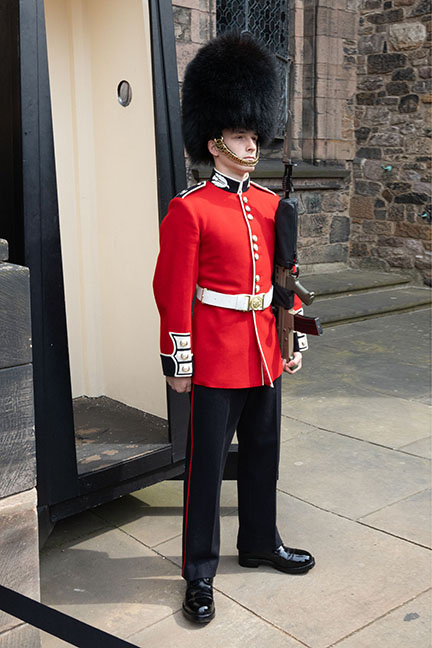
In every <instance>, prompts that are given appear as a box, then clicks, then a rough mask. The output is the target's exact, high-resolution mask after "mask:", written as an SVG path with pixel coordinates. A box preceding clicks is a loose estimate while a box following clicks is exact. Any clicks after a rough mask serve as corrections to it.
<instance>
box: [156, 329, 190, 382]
mask: <svg viewBox="0 0 432 648" xmlns="http://www.w3.org/2000/svg"><path fill="white" fill-rule="evenodd" d="M169 336H170V338H171V340H172V342H173V349H174V350H173V352H172V353H171V354H169V355H168V354H165V353H161V361H162V370H163V373H164V374H165V376H173V377H174V378H188V377H190V376H192V374H193V354H192V349H191V336H190V333H171V332H170V333H169Z"/></svg>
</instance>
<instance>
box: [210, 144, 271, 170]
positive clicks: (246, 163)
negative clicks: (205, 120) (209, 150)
mask: <svg viewBox="0 0 432 648" xmlns="http://www.w3.org/2000/svg"><path fill="white" fill-rule="evenodd" d="M214 143H215V144H216V148H217V150H218V151H220V152H221V153H223V154H224V155H226V156H227V157H229V159H230V160H233V161H234V162H237V164H241V165H243V166H245V167H253V166H256V165H257V164H258V160H259V156H260V145H259V144H258V146H257V154H256V157H255V158H254V159H253V160H242V159H241V158H239V157H238V156H237V155H236V154H235V153H233V152H232V151H231V150H230V149H229V148H228V146H227V145H226V144H225V142H224V141H223V137H216V138H215V139H214Z"/></svg>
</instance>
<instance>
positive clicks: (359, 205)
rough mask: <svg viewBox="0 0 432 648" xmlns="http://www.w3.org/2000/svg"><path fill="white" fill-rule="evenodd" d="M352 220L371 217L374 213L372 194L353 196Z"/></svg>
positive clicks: (350, 212)
mask: <svg viewBox="0 0 432 648" xmlns="http://www.w3.org/2000/svg"><path fill="white" fill-rule="evenodd" d="M349 214H350V218H351V220H360V221H363V219H371V218H373V214H374V200H373V198H371V197H370V196H353V197H352V198H351V203H350V210H349Z"/></svg>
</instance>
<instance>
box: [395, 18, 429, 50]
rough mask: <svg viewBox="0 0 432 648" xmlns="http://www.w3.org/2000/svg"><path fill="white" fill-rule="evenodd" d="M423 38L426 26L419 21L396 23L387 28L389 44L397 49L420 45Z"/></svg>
mask: <svg viewBox="0 0 432 648" xmlns="http://www.w3.org/2000/svg"><path fill="white" fill-rule="evenodd" d="M425 38H426V27H425V26H424V25H423V24H422V23H420V22H407V23H397V24H394V25H390V28H389V41H390V44H391V46H392V47H393V49H395V50H397V51H401V50H408V49H413V48H416V47H420V46H421V45H423V43H424V40H425Z"/></svg>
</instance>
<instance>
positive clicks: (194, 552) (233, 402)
mask: <svg viewBox="0 0 432 648" xmlns="http://www.w3.org/2000/svg"><path fill="white" fill-rule="evenodd" d="M280 418H281V379H280V378H278V379H277V380H275V382H274V388H272V387H267V386H262V387H253V388H249V389H215V388H210V387H202V386H200V385H194V386H193V388H192V394H191V422H190V429H189V436H188V444H187V451H186V473H185V488H184V512H183V576H184V578H185V579H186V580H194V579H196V578H204V577H212V576H214V575H215V573H216V568H217V565H218V561H219V546H220V539H219V535H220V532H219V501H220V489H221V482H222V477H223V472H224V466H225V461H226V458H227V454H228V450H229V447H230V444H231V440H232V438H233V435H234V432H235V430H236V429H237V437H238V443H239V453H238V461H239V463H238V481H237V487H238V515H239V532H238V538H237V548H238V549H239V550H241V551H268V550H272V549H275V548H276V547H278V546H280V545H281V544H282V541H281V539H280V536H279V533H278V530H277V527H276V481H277V475H278V465H279V446H280Z"/></svg>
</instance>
